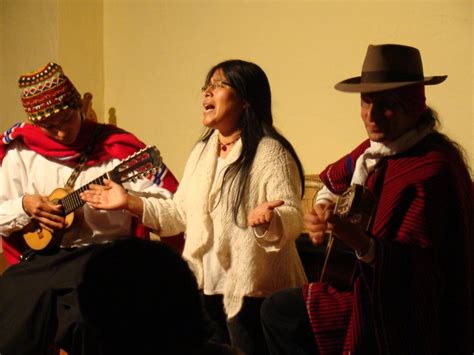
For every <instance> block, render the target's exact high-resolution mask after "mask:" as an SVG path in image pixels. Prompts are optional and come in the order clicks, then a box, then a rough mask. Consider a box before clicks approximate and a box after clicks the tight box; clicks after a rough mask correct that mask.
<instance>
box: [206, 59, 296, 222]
mask: <svg viewBox="0 0 474 355" xmlns="http://www.w3.org/2000/svg"><path fill="white" fill-rule="evenodd" d="M217 70H221V71H222V73H223V74H224V76H225V78H226V81H227V82H228V83H229V84H230V86H231V87H232V88H233V89H234V90H235V91H236V93H237V95H238V96H239V98H240V99H242V100H243V101H244V102H246V103H247V107H246V109H244V111H243V113H242V116H241V117H240V129H241V139H242V152H241V153H240V156H239V157H238V158H237V160H236V161H235V162H233V163H232V164H231V165H229V167H228V168H227V169H226V171H225V173H224V179H223V182H222V186H224V184H225V183H227V182H230V187H231V189H235V190H236V192H237V194H236V198H235V200H234V201H232V214H233V217H234V221H235V222H236V224H237V215H238V211H239V206H241V205H242V203H243V201H244V195H245V194H246V193H248V191H247V185H248V176H249V172H250V169H251V167H252V163H253V161H254V158H255V154H256V152H257V147H258V144H259V143H260V140H261V139H262V138H263V137H265V136H267V137H270V138H273V139H275V140H277V141H278V142H280V144H281V145H282V146H283V147H284V148H285V149H286V150H287V151H288V152H289V153H290V154H291V156H292V157H293V159H294V160H295V162H296V164H297V166H298V171H299V173H300V179H301V189H302V191H303V192H304V173H303V166H302V165H301V162H300V160H299V158H298V155H297V154H296V151H295V149H294V148H293V146H292V145H291V144H290V142H289V141H288V140H287V139H286V138H285V137H283V136H282V135H281V134H280V133H278V131H277V130H276V129H275V127H273V115H272V110H271V104H272V98H271V91H270V84H269V82H268V78H267V76H266V74H265V72H264V71H263V70H262V68H260V67H259V66H258V65H256V64H254V63H251V62H246V61H243V60H227V61H224V62H222V63H219V64H217V65H215V66H214V67H212V68H211V69H210V70H209V73H208V74H207V76H206V81H205V86H207V85H208V84H209V81H210V80H211V77H212V75H213V74H214V73H215V72H216V71H217ZM213 131H214V129H209V130H207V131H206V132H204V134H203V136H202V137H201V140H202V141H203V142H207V141H208V139H209V137H210V136H211V135H212V133H213ZM303 192H302V193H303ZM230 195H231V194H227V201H228V202H229V198H230Z"/></svg>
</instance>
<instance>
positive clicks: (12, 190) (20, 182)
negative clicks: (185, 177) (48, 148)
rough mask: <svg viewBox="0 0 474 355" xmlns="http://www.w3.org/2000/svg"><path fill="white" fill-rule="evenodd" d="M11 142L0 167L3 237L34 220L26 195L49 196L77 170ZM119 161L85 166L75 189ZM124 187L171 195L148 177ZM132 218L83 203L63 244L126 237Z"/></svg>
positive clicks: (69, 245) (0, 213) (86, 243)
mask: <svg viewBox="0 0 474 355" xmlns="http://www.w3.org/2000/svg"><path fill="white" fill-rule="evenodd" d="M11 145H12V146H11V147H10V149H9V150H8V152H7V155H6V156H5V158H4V160H3V163H2V165H1V166H0V235H1V236H3V237H8V236H9V235H10V234H12V233H13V232H15V231H18V230H21V229H22V228H23V227H24V226H25V225H27V224H28V223H29V222H30V221H31V217H29V216H28V215H27V214H26V212H25V211H24V210H23V207H22V198H23V196H24V195H25V194H40V195H44V196H49V195H50V194H51V193H52V192H53V190H54V189H56V188H63V187H64V185H65V184H66V182H67V180H68V179H69V177H70V176H71V173H72V171H73V170H74V167H68V166H65V165H61V164H58V163H57V162H54V161H51V160H48V159H46V158H45V157H43V156H41V155H39V154H37V153H35V152H34V151H32V150H29V149H28V148H26V146H25V145H24V144H23V143H22V142H21V141H16V142H13V143H12V144H11ZM119 162H120V161H119V160H118V159H112V160H110V161H107V162H104V163H102V164H100V165H98V166H93V167H86V168H84V170H83V171H81V173H80V174H79V176H78V178H77V180H76V183H75V186H74V189H75V190H76V189H78V188H80V187H82V186H84V185H86V184H88V183H89V182H91V181H93V180H94V179H96V178H98V177H100V176H102V175H103V174H104V173H106V172H109V171H110V170H112V169H113V168H114V167H115V166H116V165H118V163H119ZM124 187H125V188H127V189H129V190H132V191H146V192H149V193H152V194H154V195H155V196H157V197H161V198H170V197H171V193H170V192H169V191H167V190H165V189H163V188H160V187H158V186H156V185H154V184H153V183H152V182H151V181H149V180H148V179H141V180H138V181H137V182H135V183H124ZM131 220H132V216H131V215H130V214H129V213H127V212H125V211H100V210H94V209H92V208H91V207H89V206H88V205H84V206H83V207H80V208H78V209H76V211H74V222H73V224H72V226H71V228H69V229H68V230H67V231H66V233H65V234H64V237H63V241H62V244H61V246H63V247H77V246H84V245H88V244H92V243H104V242H107V241H110V240H114V239H119V238H123V237H127V236H129V235H130V233H131V230H130V228H131Z"/></svg>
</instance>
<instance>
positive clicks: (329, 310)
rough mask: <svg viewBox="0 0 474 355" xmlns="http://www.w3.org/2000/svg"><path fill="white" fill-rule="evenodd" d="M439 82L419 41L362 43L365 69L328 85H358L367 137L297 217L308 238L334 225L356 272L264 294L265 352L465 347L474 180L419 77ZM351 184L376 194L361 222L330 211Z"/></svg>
mask: <svg viewBox="0 0 474 355" xmlns="http://www.w3.org/2000/svg"><path fill="white" fill-rule="evenodd" d="M445 79H446V76H433V77H425V76H424V74H423V68H422V61H421V56H420V53H419V51H418V50H417V49H416V48H412V47H408V46H402V45H394V44H384V45H370V46H369V47H368V50H367V54H366V57H365V61H364V64H363V67H362V75H361V76H359V77H355V78H351V79H348V80H344V81H342V82H340V83H338V84H336V86H335V87H336V89H337V90H340V91H344V92H356V93H360V94H361V117H362V121H363V123H364V125H365V128H366V131H367V134H368V137H369V139H368V140H366V141H364V142H363V143H362V144H360V145H359V146H358V147H356V148H355V149H354V150H353V151H352V152H350V153H349V154H347V155H346V156H344V157H343V158H341V159H340V160H338V161H336V162H335V163H333V164H330V165H329V166H328V167H327V168H326V169H324V170H323V171H322V172H321V174H320V177H321V180H322V181H323V183H324V187H323V189H322V190H321V191H320V192H319V193H318V195H317V198H316V204H315V206H314V209H313V211H312V212H311V213H308V214H307V215H306V216H305V224H306V228H307V230H308V231H309V236H310V238H311V239H312V240H313V242H314V243H315V244H319V243H322V242H323V241H324V240H325V238H326V236H327V233H328V232H329V231H330V232H332V234H333V235H335V236H336V238H337V239H339V240H341V241H342V242H343V243H344V244H346V245H347V246H348V247H350V248H351V249H352V250H353V251H354V252H355V254H356V256H357V268H356V275H355V278H354V281H353V283H351V284H350V285H348V286H347V287H346V288H340V287H336V286H335V285H333V284H331V282H330V281H329V282H314V283H310V284H308V285H306V286H305V287H304V288H303V290H301V289H297V290H296V289H295V290H285V291H282V292H279V293H275V294H274V295H272V296H271V297H269V299H267V300H266V301H265V303H264V305H263V307H262V322H263V325H264V329H265V333H266V337H267V341H268V343H269V347H270V349H271V351H272V354H289V353H292V354H296V353H298V354H310V353H313V354H314V353H319V354H341V353H344V354H346V353H347V354H348V353H351V354H373V353H380V354H390V353H393V354H447V353H452V354H455V353H456V354H461V353H471V352H472V350H473V349H472V302H473V301H472V292H471V291H472V266H471V260H470V258H471V257H472V255H474V254H473V253H472V238H473V229H474V228H473V223H474V222H473V221H474V216H473V213H474V208H473V201H474V196H473V189H472V182H471V178H470V175H469V168H468V167H467V163H466V161H465V158H464V156H463V153H462V149H461V148H460V147H459V146H458V145H457V144H456V143H454V142H453V141H451V140H450V139H449V138H448V137H447V136H445V135H443V134H441V133H440V132H438V130H437V125H438V119H437V116H436V114H435V113H434V112H433V110H432V109H430V108H429V107H428V106H426V104H425V91H424V89H425V85H435V84H439V83H441V82H442V81H444V80H445ZM353 185H359V186H360V185H362V186H365V188H366V189H367V190H368V191H369V192H371V193H372V194H373V195H374V196H375V198H376V200H377V203H376V207H375V212H374V214H373V217H372V221H371V223H370V224H369V225H368V226H367V227H366V226H364V227H362V226H360V225H359V224H358V223H355V221H353V220H351V219H347V220H346V219H344V218H340V216H339V215H338V214H337V210H336V212H335V204H336V202H338V201H341V200H340V196H341V195H342V194H343V193H345V192H346V191H347V190H348V189H349V188H350V187H351V186H353ZM351 222H352V223H351ZM365 227H366V228H365ZM289 305H291V306H289ZM288 329H290V331H288ZM310 330H311V331H312V335H313V336H312V337H309V336H308V332H310Z"/></svg>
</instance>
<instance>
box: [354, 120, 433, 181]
mask: <svg viewBox="0 0 474 355" xmlns="http://www.w3.org/2000/svg"><path fill="white" fill-rule="evenodd" d="M432 132H433V129H432V128H431V127H424V128H423V129H421V130H417V129H412V130H411V131H408V132H407V133H405V134H404V135H402V136H401V137H399V138H398V139H397V140H395V141H393V142H390V143H388V144H383V143H379V142H373V141H370V147H368V148H367V149H366V150H365V152H364V153H363V154H362V155H361V156H359V158H357V161H356V165H355V169H354V175H352V180H351V185H352V184H360V185H365V182H366V180H367V177H368V176H369V174H370V173H371V172H372V171H373V170H374V169H375V166H376V165H377V163H378V162H379V161H380V160H381V159H382V158H384V157H388V156H391V155H395V154H399V153H402V152H404V151H406V150H408V149H410V148H411V147H413V146H414V145H415V144H417V143H418V142H419V141H421V140H422V139H423V138H425V137H426V136H427V135H428V134H430V133H432Z"/></svg>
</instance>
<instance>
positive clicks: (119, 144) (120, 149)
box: [0, 120, 183, 264]
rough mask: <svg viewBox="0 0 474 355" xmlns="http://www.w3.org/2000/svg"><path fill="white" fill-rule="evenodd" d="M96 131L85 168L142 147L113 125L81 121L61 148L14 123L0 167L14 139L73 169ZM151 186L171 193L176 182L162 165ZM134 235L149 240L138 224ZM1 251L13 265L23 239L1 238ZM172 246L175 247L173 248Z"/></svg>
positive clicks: (4, 142) (2, 148) (0, 155)
mask: <svg viewBox="0 0 474 355" xmlns="http://www.w3.org/2000/svg"><path fill="white" fill-rule="evenodd" d="M98 128H100V129H101V131H100V134H99V135H98V137H97V138H96V140H95V143H94V148H93V149H92V151H91V152H90V154H89V155H88V159H87V163H86V165H87V166H94V165H97V164H100V163H102V162H104V161H107V160H110V159H114V158H116V159H120V160H122V159H125V158H126V157H128V156H129V155H131V154H133V153H134V152H136V151H137V150H140V149H142V148H144V147H145V144H144V143H143V142H141V141H140V140H139V139H138V138H137V137H135V136H134V135H133V134H131V133H129V132H126V131H124V130H122V129H120V128H117V127H115V126H113V125H108V124H100V123H97V122H93V121H90V120H85V121H84V123H83V124H82V127H81V131H80V132H79V136H78V137H77V139H76V141H75V143H73V144H71V145H68V146H66V145H63V144H61V143H60V142H57V141H55V140H54V139H52V138H50V137H49V136H47V135H46V133H45V132H44V131H43V130H42V129H41V128H39V127H38V126H35V125H33V124H30V123H17V124H15V125H14V126H13V127H11V128H10V129H8V130H7V131H6V132H5V133H4V134H3V135H1V136H0V138H1V143H0V165H1V163H2V162H3V159H4V158H5V155H6V154H7V152H8V148H9V144H10V143H11V142H13V141H14V140H16V139H18V140H21V141H23V143H24V144H25V145H26V146H27V147H28V148H29V149H31V150H33V151H34V152H36V153H38V154H40V155H42V156H44V157H46V158H48V159H51V160H55V161H57V162H58V163H60V164H64V165H68V166H76V165H77V163H78V162H79V158H80V156H81V153H82V152H83V151H84V150H85V149H86V147H87V146H88V145H90V144H91V137H92V136H93V133H94V132H95V130H96V129H98ZM152 180H153V182H154V183H155V184H156V185H158V186H160V187H162V188H164V189H166V190H168V191H170V192H172V193H174V192H175V191H176V189H177V188H178V181H177V180H176V178H175V177H174V176H173V174H172V173H171V172H170V171H169V170H168V168H167V167H166V166H165V165H164V164H163V165H162V168H161V169H160V171H159V172H157V173H156V174H155V175H153V177H152ZM134 231H135V235H136V236H137V237H138V238H142V239H149V230H148V229H146V228H145V227H144V226H143V225H142V224H141V223H134ZM182 239H183V236H182V235H180V236H177V237H176V239H173V238H171V239H170V240H169V242H170V243H169V244H172V245H173V246H175V247H176V248H177V249H182V244H183V240H182ZM2 241H3V243H2V245H3V251H4V253H5V256H6V258H7V261H8V262H9V263H10V264H14V263H17V262H18V261H19V259H20V256H21V253H22V251H23V250H25V248H26V244H25V242H24V241H23V238H2ZM174 244H176V245H174Z"/></svg>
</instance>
